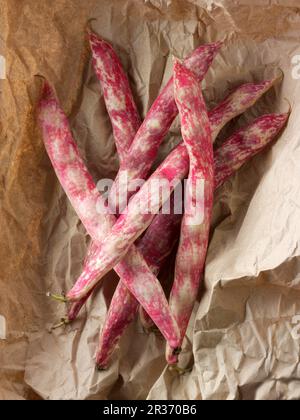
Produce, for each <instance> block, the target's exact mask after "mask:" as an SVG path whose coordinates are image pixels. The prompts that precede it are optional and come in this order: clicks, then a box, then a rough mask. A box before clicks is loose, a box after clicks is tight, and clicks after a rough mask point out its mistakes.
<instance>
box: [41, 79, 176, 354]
mask: <svg viewBox="0 0 300 420" xmlns="http://www.w3.org/2000/svg"><path fill="white" fill-rule="evenodd" d="M38 113H39V121H40V124H41V127H42V132H43V139H44V143H45V147H46V150H47V152H48V155H49V157H50V160H51V162H52V164H53V167H54V169H55V172H56V174H57V177H58V179H59V180H60V182H61V185H62V186H63V188H64V190H65V191H66V193H67V195H68V197H69V199H70V201H71V203H72V205H73V207H74V209H75V210H76V212H77V214H78V216H79V217H80V219H81V221H82V223H83V224H84V226H85V228H86V229H87V232H88V233H89V235H90V236H91V237H92V239H93V240H94V241H95V243H96V244H97V243H99V242H100V241H101V239H102V238H103V230H107V228H108V229H109V230H110V229H112V227H113V226H114V224H115V221H116V219H115V217H114V216H113V215H111V214H105V212H104V213H103V214H99V211H98V209H99V203H102V208H103V209H105V201H104V199H103V198H102V196H101V195H100V194H99V192H98V191H97V188H96V186H95V184H94V182H93V179H92V177H91V176H90V174H89V173H88V171H87V168H86V167H85V165H84V162H83V160H82V158H81V157H80V154H79V151H78V148H77V146H76V144H75V142H74V140H73V137H72V134H71V131H70V127H69V124H68V120H67V118H66V116H65V114H64V113H63V111H62V109H61V108H60V106H59V103H58V101H57V98H56V97H55V94H54V92H53V90H52V89H51V88H50V86H49V85H48V84H47V83H45V86H44V89H43V95H42V98H41V101H40V104H39V109H38ZM116 272H117V274H118V275H119V276H120V277H121V278H122V281H124V282H125V283H126V286H127V287H128V289H129V290H130V291H131V293H132V294H133V295H134V296H135V297H136V299H137V300H139V302H140V303H141V305H142V306H143V307H144V308H145V309H146V310H147V312H148V313H149V315H150V316H151V318H152V319H153V321H154V322H155V324H156V325H157V327H158V328H159V329H160V330H161V332H162V334H163V335H164V336H165V338H166V340H167V341H168V342H169V344H170V346H171V347H174V349H176V348H177V347H178V346H177V343H178V338H179V337H178V334H179V331H178V327H177V325H176V322H175V321H174V318H173V317H172V315H171V314H170V310H169V306H168V302H167V299H166V297H165V295H164V292H163V289H162V287H161V285H160V283H159V281H158V280H157V278H156V277H155V276H154V275H153V273H152V272H151V271H150V269H149V267H148V265H147V263H146V262H145V260H144V259H143V257H142V255H141V254H140V253H139V252H138V251H137V250H136V248H135V247H134V246H133V247H131V249H130V252H129V253H128V254H127V256H126V258H125V260H124V261H122V263H121V264H119V266H118V267H117V268H116Z"/></svg>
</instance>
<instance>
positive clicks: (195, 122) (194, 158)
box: [166, 62, 214, 364]
mask: <svg viewBox="0 0 300 420" xmlns="http://www.w3.org/2000/svg"><path fill="white" fill-rule="evenodd" d="M174 79H175V82H174V87H175V100H176V103H177V106H178V109H179V115H180V119H181V132H182V137H183V141H184V143H185V146H186V148H187V152H188V155H189V158H190V165H189V178H188V182H189V183H190V185H191V186H192V187H193V189H191V190H189V191H190V193H189V194H188V197H187V204H186V208H185V214H184V216H183V220H182V225H181V234H180V242H179V247H178V251H177V258H176V266H175V278H174V283H173V287H172V291H171V295H170V300H169V303H170V308H171V311H172V314H174V316H175V319H176V321H177V324H178V326H179V329H180V333H181V340H182V341H181V344H182V342H183V339H184V336H185V333H186V329H187V326H188V323H189V319H190V316H191V314H192V311H193V307H194V304H195V300H196V297H197V293H198V290H199V282H200V277H201V273H202V270H203V268H204V264H205V258H206V251H207V246H208V238H209V229H210V220H211V212H212V206H213V191H214V162H213V145H212V134H211V127H210V122H209V118H208V114H207V110H206V105H205V102H204V99H203V95H202V90H201V85H200V84H199V82H198V81H197V79H196V78H195V76H194V74H193V73H192V72H191V71H189V70H188V69H187V68H186V67H184V66H183V65H182V64H180V63H179V62H176V63H175V65H174ZM190 104H192V106H191V105H190ZM198 179H202V180H204V181H205V185H204V190H203V199H202V201H204V206H203V208H202V207H201V208H196V209H195V211H196V212H197V213H199V212H203V217H202V218H201V223H199V222H198V218H197V219H196V220H194V219H195V218H194V216H193V215H192V214H191V209H190V203H191V202H192V203H193V202H194V201H195V196H194V194H196V189H197V185H196V182H197V180H198ZM197 216H199V214H197ZM166 357H167V361H168V363H169V364H174V363H175V364H176V363H177V360H178V357H177V356H176V355H174V354H173V351H172V349H170V348H169V347H167V354H166Z"/></svg>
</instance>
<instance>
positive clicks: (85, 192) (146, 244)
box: [38, 32, 289, 369]
mask: <svg viewBox="0 0 300 420" xmlns="http://www.w3.org/2000/svg"><path fill="white" fill-rule="evenodd" d="M89 41H90V46H91V50H92V56H93V65H94V69H95V72H96V75H97V78H98V80H99V82H100V85H101V88H102V92H103V96H104V100H105V104H106V108H107V111H108V114H109V117H110V120H111V124H112V128H113V134H114V139H115V144H116V148H117V152H118V155H119V160H120V169H119V173H118V175H117V177H116V180H115V182H114V184H113V186H112V188H111V190H110V193H109V208H108V206H107V197H106V196H104V195H103V194H101V192H99V190H98V189H97V187H96V182H95V180H94V179H93V178H92V176H91V174H90V173H89V171H88V169H87V167H86V165H85V163H84V161H83V159H82V157H81V156H80V153H79V150H78V147H77V145H76V143H75V141H74V139H73V137H72V133H71V129H70V126H69V123H68V119H67V117H66V115H65V114H64V112H63V110H62V108H61V107H60V104H59V102H58V99H57V96H56V94H55V91H54V89H53V88H52V87H51V86H50V84H49V83H48V82H47V81H45V83H44V86H43V91H42V95H41V99H40V102H39V105H38V118H39V123H40V125H41V128H42V133H43V140H44V144H45V147H46V150H47V153H48V155H49V157H50V160H51V162H52V165H53V168H54V170H55V172H56V175H57V177H58V179H59V181H60V183H61V185H62V187H63V189H64V191H65V192H66V194H67V196H68V198H69V200H70V202H71V203H72V206H73V207H74V209H75V211H76V213H77V214H78V217H79V218H80V220H81V222H82V223H83V225H84V226H85V228H86V230H87V233H88V234H89V236H90V237H91V239H92V242H91V244H90V247H89V249H88V252H87V257H86V259H85V261H84V264H83V270H82V274H81V275H80V277H79V278H78V279H77V281H76V282H75V284H74V286H73V287H72V289H71V290H70V291H69V292H68V293H67V294H66V296H61V297H60V296H56V295H52V296H53V297H56V298H57V299H61V300H62V301H64V302H67V303H68V305H67V307H68V314H67V318H66V319H65V320H64V321H63V323H65V324H67V323H71V322H72V321H74V320H75V319H76V318H77V317H78V316H79V314H80V310H81V308H82V307H83V306H84V305H85V303H86V302H87V300H88V299H89V297H90V296H91V295H92V293H94V292H95V289H96V287H97V286H98V285H99V284H100V282H101V280H102V279H103V277H104V276H105V275H106V274H107V273H108V272H109V271H110V270H114V271H115V272H116V273H117V274H118V276H119V278H120V281H119V284H118V286H117V288H116V290H115V293H114V295H113V298H112V301H111V304H110V308H109V311H108V313H107V316H106V319H105V322H104V325H103V326H102V329H101V334H100V340H99V346H98V351H97V356H96V363H97V367H98V368H99V369H105V368H107V366H108V365H109V362H110V359H111V355H112V353H113V351H114V349H115V348H116V346H117V345H118V342H119V339H120V337H121V336H122V334H123V333H124V331H125V329H126V327H127V326H128V325H129V324H130V323H131V322H132V321H133V320H134V319H135V317H136V316H137V315H138V314H139V316H140V321H141V323H142V325H143V326H144V328H145V329H146V330H149V329H150V328H152V327H153V326H156V327H157V329H159V331H160V332H161V334H162V335H163V336H164V338H165V339H166V342H167V346H166V360H167V363H168V364H169V365H170V366H173V367H174V366H175V367H176V366H178V363H179V354H180V352H181V349H182V346H183V341H184V337H185V335H186V330H187V327H188V324H189V321H190V318H191V314H192V311H193V307H194V305H195V302H196V300H197V295H198V291H199V286H200V282H201V279H202V277H203V272H204V268H205V260H206V254H207V248H208V243H209V233H210V224H211V214H212V207H213V200H214V191H215V190H216V189H217V188H219V187H220V186H221V185H223V184H224V182H225V181H226V180H227V179H228V178H229V177H230V176H231V175H233V174H234V173H235V172H236V171H237V170H238V169H239V168H240V167H241V166H242V165H243V164H244V163H245V162H247V161H249V159H251V158H252V157H253V156H254V155H256V154H257V153H259V152H260V151H261V150H263V149H264V148H265V147H266V146H267V145H268V144H270V143H271V142H272V140H274V139H275V138H276V137H277V136H278V134H279V133H280V131H281V130H282V129H283V128H284V126H285V125H286V123H287V121H288V117H289V114H288V113H286V114H268V115H263V116H261V117H259V118H258V119H256V120H254V121H253V122H252V123H250V124H249V125H248V126H246V127H243V128H242V129H240V130H239V131H237V132H235V133H234V134H233V135H232V136H231V137H230V138H228V139H227V140H225V141H224V142H223V143H222V144H221V145H219V146H217V147H214V146H213V143H214V141H215V140H216V139H217V137H218V135H219V133H220V131H221V130H222V128H223V127H224V126H225V125H226V124H227V123H228V122H229V121H231V120H232V119H233V118H235V117H237V116H239V115H241V114H243V113H244V112H245V111H246V110H247V109H248V108H250V107H251V106H252V105H254V104H255V103H256V101H258V100H259V99H260V98H261V97H262V95H263V94H265V93H266V92H267V91H268V90H269V89H271V88H272V87H273V86H274V84H275V83H277V82H278V81H279V80H280V78H274V79H273V80H266V81H262V82H260V83H246V84H243V85H241V86H240V87H238V88H237V89H235V90H234V91H233V92H231V93H230V94H229V95H228V96H227V97H226V98H225V99H224V100H223V101H222V102H221V103H220V104H219V105H217V106H216V107H215V108H214V109H212V110H210V111H209V112H208V110H207V106H206V103H205V100H204V98H203V94H202V81H203V79H204V77H205V75H206V73H207V71H208V69H209V68H210V66H211V65H213V61H214V58H215V57H216V55H217V54H218V52H219V51H220V49H221V48H222V45H223V44H222V43H221V42H216V43H212V44H207V45H202V46H200V47H198V48H197V49H196V50H195V51H194V52H193V53H192V54H191V55H190V56H189V57H187V58H186V59H185V60H184V61H182V62H181V61H179V60H174V68H173V77H172V78H171V79H170V80H169V82H168V83H167V85H166V86H165V87H164V89H163V90H162V91H161V93H160V94H159V95H158V97H157V99H156V100H155V101H154V103H153V105H152V106H151V108H150V110H149V111H148V113H147V115H146V117H145V119H144V121H141V118H140V115H139V113H138V110H137V107H136V104H135V101H134V98H133V95H132V92H131V88H130V85H129V81H128V78H127V76H126V74H125V72H124V70H123V68H122V64H121V62H120V60H119V58H118V56H117V54H116V52H115V51H114V49H113V48H112V47H111V45H110V44H109V43H108V42H106V41H104V40H102V39H100V38H99V37H98V36H97V35H96V34H94V33H93V32H89ZM178 114H179V118H180V123H181V134H182V140H183V141H182V142H181V143H180V144H179V145H178V146H177V147H175V148H174V149H173V150H172V151H171V152H170V154H169V155H168V156H167V157H166V158H165V160H164V161H163V162H162V163H161V165H160V166H159V167H158V168H157V169H156V170H153V169H152V168H153V164H154V161H155V159H156V157H157V154H158V151H159V147H160V145H161V143H162V141H163V139H164V137H165V136H166V134H167V133H168V132H169V129H170V127H171V125H172V123H173V121H174V119H175V118H176V116H177V115H178ZM124 179H126V180H127V182H126V185H125V186H124V182H123V180H124ZM141 179H142V180H145V182H144V183H143V185H142V186H141V188H140V189H139V190H138V191H137V192H136V188H134V185H136V182H137V181H138V180H141ZM183 180H186V185H187V188H186V195H185V200H184V203H185V205H184V211H183V212H182V213H183V214H177V213H178V212H176V211H175V210H174V206H173V205H172V203H173V204H174V190H175V189H176V186H177V185H180V184H181V183H182V181H183ZM164 181H168V185H170V186H171V188H169V190H168V194H167V196H166V194H158V198H155V199H154V197H153V196H152V194H151V193H149V191H151V188H150V185H153V183H155V182H157V183H158V184H157V185H161V183H163V182H164ZM151 183H152V184H151ZM199 186H201V187H199ZM124 188H126V191H125V192H126V194H124ZM167 200H170V202H171V205H170V212H169V213H166V212H162V211H160V209H161V208H162V207H163V205H164V204H165V202H166V201H167ZM99 205H100V206H101V208H104V209H107V211H102V212H99ZM111 209H113V211H111ZM109 210H110V211H109ZM175 246H178V249H177V257H176V263H175V274H174V282H173V286H172V290H171V293H170V296H169V298H167V296H166V294H165V292H164V289H163V287H162V285H161V283H160V282H159V280H158V279H157V275H158V274H159V272H160V270H161V268H162V266H163V265H164V263H165V262H166V260H167V258H168V256H169V255H170V254H171V253H172V251H173V250H174V247H175Z"/></svg>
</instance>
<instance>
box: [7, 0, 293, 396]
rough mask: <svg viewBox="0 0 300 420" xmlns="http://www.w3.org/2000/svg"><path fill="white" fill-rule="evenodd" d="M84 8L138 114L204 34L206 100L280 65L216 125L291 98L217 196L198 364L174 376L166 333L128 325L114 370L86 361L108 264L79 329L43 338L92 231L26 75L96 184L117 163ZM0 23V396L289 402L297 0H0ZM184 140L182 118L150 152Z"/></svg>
mask: <svg viewBox="0 0 300 420" xmlns="http://www.w3.org/2000/svg"><path fill="white" fill-rule="evenodd" d="M92 17H93V18H96V19H97V20H96V21H93V22H91V25H92V26H93V28H94V30H95V31H96V32H97V33H98V34H99V35H100V36H102V37H104V38H105V39H107V40H108V41H110V42H111V43H112V44H113V46H114V47H115V48H116V50H117V52H118V54H119V55H120V57H121V59H122V62H123V64H124V67H125V69H126V71H127V72H128V74H129V77H130V81H131V83H132V88H133V91H134V95H135V98H136V100H137V104H138V106H139V110H140V112H141V115H142V116H143V117H144V116H145V114H146V112H147V110H148V109H149V107H150V105H151V103H152V102H153V100H154V99H155V97H156V95H157V93H158V92H159V90H160V88H161V86H162V85H163V84H164V83H165V82H166V81H167V79H168V78H169V76H170V74H171V67H172V60H171V56H172V54H174V55H176V56H178V57H185V56H186V55H187V54H188V53H189V52H190V51H192V50H193V48H194V47H196V46H198V45H199V44H200V43H205V42H210V41H216V40H219V39H224V40H225V45H224V48H223V49H222V52H221V54H220V55H219V56H218V57H217V58H216V60H215V62H214V64H213V66H212V69H211V70H210V71H209V73H208V75H207V77H206V80H205V85H204V91H205V96H206V99H207V102H208V104H209V106H213V105H215V104H216V103H217V102H218V101H219V100H221V99H222V98H223V97H224V95H225V94H226V92H227V91H228V89H230V88H232V87H234V86H237V85H238V84H240V83H242V82H245V81H252V80H260V79H262V78H264V77H267V76H268V75H274V74H275V73H276V72H277V71H278V68H281V69H282V70H283V72H284V74H285V78H284V81H283V84H282V85H280V86H277V88H276V89H275V90H273V91H272V92H270V93H269V94H267V95H266V96H265V97H264V98H263V99H262V100H261V101H260V102H259V103H258V104H257V105H256V106H255V107H254V108H253V109H251V110H250V111H248V112H247V113H246V115H245V116H243V117H241V118H240V119H238V120H237V121H234V122H233V123H231V124H229V126H228V127H227V128H226V129H225V130H224V132H223V133H222V135H221V138H225V137H226V136H227V135H228V134H229V133H231V132H232V131H233V130H234V129H235V128H236V127H238V126H240V125H243V124H245V123H246V122H247V121H249V120H251V119H253V118H254V117H256V116H257V115H260V114H263V113H267V112H273V111H286V110H287V109H288V107H289V105H288V103H287V102H286V101H285V98H288V100H289V101H290V103H291V106H292V114H291V117H290V121H289V125H288V127H287V128H286V130H285V131H284V133H283V135H282V136H281V137H280V139H279V140H278V141H277V142H276V143H275V144H274V145H273V146H272V148H270V149H269V150H267V151H265V152H264V153H262V154H261V155H260V156H258V157H256V158H255V159H253V160H252V161H251V162H249V163H248V164H246V165H245V167H243V168H242V169H241V170H240V171H239V172H238V173H237V174H236V175H235V176H234V177H233V178H232V179H231V180H229V181H228V182H227V183H226V184H225V186H224V187H223V188H221V189H220V190H219V191H218V192H217V193H216V197H215V203H216V204H215V212H214V218H213V231H212V239H211V243H210V248H209V253H208V260H207V266H206V273H205V282H204V290H203V293H202V299H201V303H200V304H198V305H197V306H196V307H195V310H194V317H193V320H192V321H191V323H190V326H189V331H188V338H189V340H187V341H186V342H185V345H184V349H185V351H184V353H183V356H182V360H183V361H184V362H186V363H188V362H190V363H191V362H192V359H193V358H194V365H193V369H192V371H191V372H190V373H189V374H186V375H184V376H180V377H179V376H178V375H177V374H175V373H174V372H170V371H168V370H167V369H166V368H165V361H164V341H163V339H162V338H161V337H160V336H158V335H155V334H150V335H149V336H147V335H145V334H144V333H143V331H142V329H141V326H140V324H139V322H138V321H136V322H135V323H133V324H132V325H131V326H130V327H129V328H128V330H127V331H126V334H125V335H124V337H123V338H122V340H121V342H120V346H119V347H118V349H117V351H116V352H115V353H114V356H113V360H112V364H111V367H110V368H109V369H108V370H107V371H106V372H97V371H96V370H95V368H94V361H93V357H94V354H95V350H96V346H97V340H98V335H99V330H100V328H101V326H102V325H103V322H104V318H105V315H106V311H107V307H108V305H109V301H110V298H111V296H112V293H113V289H114V287H115V285H116V282H117V279H116V277H115V276H114V275H112V274H110V275H109V276H108V277H107V278H106V280H105V282H104V286H103V288H102V289H101V290H100V291H99V292H98V294H97V295H95V296H94V297H93V299H92V300H91V301H90V303H89V304H88V306H87V308H86V309H84V310H83V311H82V314H81V316H80V318H79V319H78V320H77V321H76V322H75V323H74V324H73V325H71V326H68V327H67V328H66V329H62V330H57V331H55V332H53V333H52V334H49V332H48V331H49V328H50V327H51V325H53V323H55V322H56V321H57V320H59V318H60V317H61V316H63V315H64V307H63V306H61V305H59V304H56V303H53V302H51V301H49V300H48V299H47V298H46V296H45V294H46V292H47V291H48V290H52V291H57V292H60V291H61V290H67V289H69V288H70V286H71V285H72V283H73V282H74V280H75V279H76V276H77V275H78V274H79V273H80V270H81V267H82V260H83V258H84V256H85V252H86V247H87V243H88V237H87V235H86V233H85V231H84V229H83V227H82V226H81V224H80V223H79V221H78V218H77V217H76V215H75V213H74V211H73V209H72V207H71V206H70V204H69V202H68V200H67V198H66V196H65V194H64V193H63V191H62V190H61V188H60V186H59V184H58V181H57V179H56V177H55V174H54V172H53V170H52V168H51V165H50V163H49V160H48V158H47V156H46V152H45V150H44V147H43V144H42V139H41V136H40V132H39V130H38V128H37V125H36V119H35V106H36V102H37V99H38V95H39V89H40V81H39V79H36V78H34V75H35V74H37V73H39V74H42V75H44V76H46V77H47V78H48V79H49V80H50V82H51V83H52V84H53V85H54V86H55V88H56V90H57V92H58V95H59V98H60V101H61V103H62V106H63V108H64V109H65V111H66V112H67V113H68V115H70V120H71V123H72V127H73V130H74V136H75V138H76V140H77V142H78V144H79V146H80V149H81V150H82V153H83V156H84V157H85V159H86V162H87V164H88V166H89V169H90V170H91V172H92V173H93V175H94V177H95V180H99V179H100V178H101V177H112V176H114V175H115V173H116V171H117V168H118V159H117V156H116V153H115V147H114V143H113V138H112V134H111V127H110V122H109V119H108V116H107V114H106V111H105V106H104V103H103V99H102V95H101V90H100V88H99V84H98V82H97V80H96V78H95V75H94V73H93V70H92V68H91V65H90V53H89V50H88V45H87V42H86V37H85V29H86V25H87V21H88V20H89V19H90V18H92ZM0 20H1V22H0V23H1V24H0V28H1V33H0V39H1V43H0V54H1V55H5V58H6V62H7V79H6V80H1V81H0V90H1V94H0V101H1V104H0V141H1V149H0V162H1V165H0V171H1V190H0V191H1V206H0V212H1V217H0V224H1V226H0V243H1V247H0V264H1V271H0V272H1V275H0V287H1V289H0V290H1V295H0V315H1V316H3V317H4V318H5V320H6V327H7V335H6V339H5V340H1V339H0V375H1V376H0V398H1V399H9V398H16V399H26V398H27V399H30V398H44V399H109V398H113V399H116V398H123V399H146V398H149V399H245V400H247V399H250V400H253V399H299V398H300V387H299V380H300V371H299V352H300V340H299V339H298V338H297V334H296V335H295V327H297V322H299V320H298V321H297V319H296V318H295V315H300V299H299V298H300V292H299V291H300V278H299V274H298V273H299V271H300V259H299V255H300V248H299V238H300V224H299V220H300V217H299V215H300V214H299V213H300V212H299V208H300V198H299V197H300V182H299V179H300V176H299V175H300V173H299V172H300V170H299V169H298V168H299V167H300V166H299V161H300V136H299V122H298V118H297V116H298V110H299V99H298V98H300V80H297V78H296V77H295V76H297V72H296V71H295V64H293V63H292V58H293V57H294V56H296V55H297V54H300V46H299V45H298V42H299V41H298V39H299V28H300V7H299V2H298V1H297V0H295V1H286V0H277V1H275V0H274V1H272V0H260V1H258V0H256V1H250V0H236V1H234V2H233V1H231V0H228V1H226V0H218V1H214V0H186V1H184V0H174V1H172V0H148V1H146V0H145V1H144V2H141V1H138V0H135V1H134V0H115V1H109V0H102V1H101V2H100V1H97V0H87V1H85V2H81V1H79V0H75V1H72V2H70V1H68V0H56V1H55V2H52V1H50V0H44V1H43V2H36V1H35V0H24V1H23V2H18V1H17V0H10V1H9V2H5V3H4V2H1V13H0ZM293 70H294V71H293ZM178 139H179V126H178V122H176V123H175V124H174V125H173V126H172V129H171V132H170V135H169V136H168V137H167V139H166V141H165V142H164V145H163V146H162V148H161V153H160V159H161V158H162V157H163V156H165V154H166V153H167V152H168V150H170V148H171V147H172V146H173V145H174V144H175V142H176V141H178ZM168 271H169V272H171V265H170V269H169V270H168V269H166V270H164V273H165V275H167V273H168ZM169 274H170V273H169ZM293 322H294V323H295V324H293Z"/></svg>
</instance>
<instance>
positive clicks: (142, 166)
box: [111, 42, 222, 213]
mask: <svg viewBox="0 0 300 420" xmlns="http://www.w3.org/2000/svg"><path fill="white" fill-rule="evenodd" d="M221 46H222V43H221V42H216V43H213V44H207V45H202V46H200V47H198V48H197V49H196V50H195V51H194V52H193V53H192V54H191V55H190V56H189V57H188V58H187V59H186V60H185V64H186V66H187V67H189V68H191V69H193V71H195V74H196V75H197V77H198V78H199V81H202V79H203V78H204V76H205V74H206V73H207V71H208V69H209V67H210V65H211V63H212V62H213V60H214V58H215V56H216V54H217V53H218V51H219V50H220V48H221ZM177 114H178V110H177V106H176V103H175V100H174V91H173V77H172V78H171V79H170V80H169V82H168V83H167V85H166V86H165V87H164V89H163V90H162V92H161V93H160V94H159V95H158V97H157V99H156V100H155V101H154V103H153V105H152V106H151V108H150V110H149V112H148V113H147V116H146V118H145V120H144V121H143V124H142V125H141V127H140V129H139V130H138V132H137V134H136V136H135V138H134V140H133V143H132V145H131V148H130V150H129V155H130V160H129V161H128V162H126V163H125V165H121V166H120V170H119V173H118V175H117V178H116V181H115V183H114V185H113V187H112V190H111V205H112V207H113V208H116V209H118V210H119V213H121V212H122V211H123V210H124V209H125V208H126V206H127V202H128V199H129V198H130V196H131V195H133V193H134V192H135V191H136V181H137V180H141V179H146V177H147V175H148V173H149V171H150V169H151V167H152V164H153V162H154V160H155V158H156V156H157V151H158V148H159V146H160V144H161V142H162V140H163V138H164V137H165V135H166V134H167V133H168V131H169V128H170V127H171V124H172V122H173V121H174V119H175V117H176V116H177Z"/></svg>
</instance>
